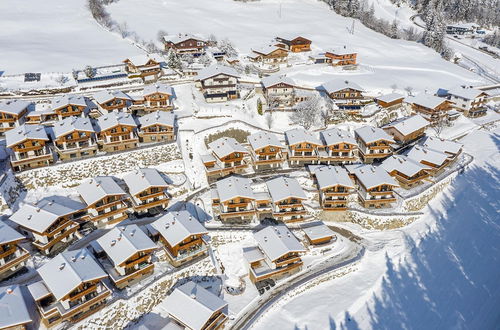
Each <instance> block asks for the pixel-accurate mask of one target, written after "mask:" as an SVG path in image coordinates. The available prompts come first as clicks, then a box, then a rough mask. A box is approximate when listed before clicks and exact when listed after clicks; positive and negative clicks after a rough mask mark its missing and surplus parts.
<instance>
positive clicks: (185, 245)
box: [160, 234, 208, 267]
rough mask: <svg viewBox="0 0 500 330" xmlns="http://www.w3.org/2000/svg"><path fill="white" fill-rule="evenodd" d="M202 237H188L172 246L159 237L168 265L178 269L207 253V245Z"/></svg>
mask: <svg viewBox="0 0 500 330" xmlns="http://www.w3.org/2000/svg"><path fill="white" fill-rule="evenodd" d="M203 235H204V234H195V235H190V236H189V237H186V238H185V239H184V240H183V241H182V242H180V243H179V244H177V245H173V246H172V245H171V244H170V243H169V242H168V241H167V240H166V239H165V238H164V237H163V236H161V235H160V243H162V245H163V246H164V248H165V251H166V252H167V254H166V255H167V257H168V260H169V261H170V263H171V264H172V265H173V266H174V267H179V266H181V265H183V264H185V263H187V262H189V261H191V260H194V259H197V258H199V257H201V256H204V255H206V254H207V253H208V250H207V246H208V244H207V242H205V240H204V239H203Z"/></svg>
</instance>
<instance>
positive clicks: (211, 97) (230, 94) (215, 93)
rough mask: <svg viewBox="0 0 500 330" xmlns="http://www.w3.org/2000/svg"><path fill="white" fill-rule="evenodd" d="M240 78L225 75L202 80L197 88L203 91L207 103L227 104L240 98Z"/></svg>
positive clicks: (220, 74) (221, 74)
mask: <svg viewBox="0 0 500 330" xmlns="http://www.w3.org/2000/svg"><path fill="white" fill-rule="evenodd" d="M237 84H238V78H237V77H234V76H230V75H227V74H224V73H219V74H217V75H214V76H211V77H207V78H204V79H201V80H200V81H198V82H197V83H196V86H197V87H198V88H200V89H201V91H202V93H203V97H204V98H205V101H207V102H209V103H214V102H225V101H228V100H235V99H237V98H239V97H240V94H239V91H238V85H237Z"/></svg>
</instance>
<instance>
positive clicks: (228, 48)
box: [217, 39, 238, 57]
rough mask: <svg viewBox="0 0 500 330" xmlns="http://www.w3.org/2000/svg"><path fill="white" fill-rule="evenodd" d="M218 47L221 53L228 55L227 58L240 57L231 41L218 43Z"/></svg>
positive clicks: (226, 40)
mask: <svg viewBox="0 0 500 330" xmlns="http://www.w3.org/2000/svg"><path fill="white" fill-rule="evenodd" d="M217 46H218V47H219V48H220V50H221V51H223V52H225V53H226V56H227V57H236V56H238V51H237V50H236V49H235V48H234V45H233V43H232V42H231V41H229V39H222V40H220V41H219V42H218V43H217Z"/></svg>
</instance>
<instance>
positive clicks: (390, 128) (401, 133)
mask: <svg viewBox="0 0 500 330" xmlns="http://www.w3.org/2000/svg"><path fill="white" fill-rule="evenodd" d="M427 127H429V122H428V121H427V120H426V119H425V118H424V117H422V116H421V115H418V114H417V115H413V116H411V117H407V118H401V119H398V120H396V121H393V122H392V123H389V124H387V125H385V126H384V127H382V129H383V130H384V131H385V132H386V133H388V134H389V135H391V136H392V137H393V139H394V140H395V141H396V142H397V143H399V144H402V145H405V144H409V143H412V142H414V141H416V140H418V139H420V138H422V137H423V136H424V135H425V130H426V129H427Z"/></svg>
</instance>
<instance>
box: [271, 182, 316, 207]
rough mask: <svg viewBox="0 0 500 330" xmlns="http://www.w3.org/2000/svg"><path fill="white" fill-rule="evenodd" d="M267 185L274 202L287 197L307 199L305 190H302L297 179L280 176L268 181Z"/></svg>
mask: <svg viewBox="0 0 500 330" xmlns="http://www.w3.org/2000/svg"><path fill="white" fill-rule="evenodd" d="M266 185H267V190H268V191H269V194H270V195H271V199H272V201H273V202H274V203H275V202H279V201H282V200H284V199H287V198H298V199H307V196H306V194H305V193H304V190H302V187H301V186H300V184H299V182H298V181H297V180H296V179H293V178H285V177H283V176H280V177H277V178H274V179H271V180H268V181H266Z"/></svg>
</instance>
